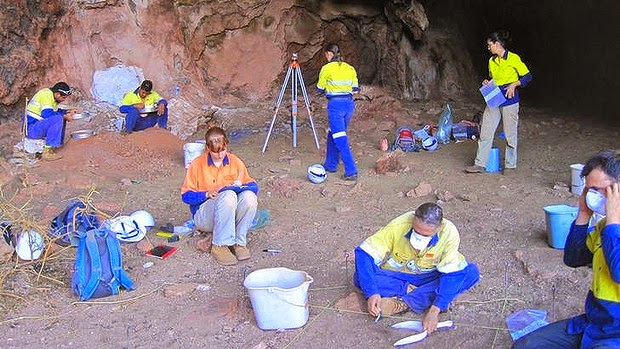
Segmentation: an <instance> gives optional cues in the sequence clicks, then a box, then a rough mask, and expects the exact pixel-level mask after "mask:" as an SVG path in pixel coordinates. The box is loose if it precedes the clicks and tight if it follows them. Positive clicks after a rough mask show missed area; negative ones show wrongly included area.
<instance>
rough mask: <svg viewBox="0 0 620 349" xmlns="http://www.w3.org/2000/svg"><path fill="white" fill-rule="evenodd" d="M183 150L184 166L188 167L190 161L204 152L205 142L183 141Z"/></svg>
mask: <svg viewBox="0 0 620 349" xmlns="http://www.w3.org/2000/svg"><path fill="white" fill-rule="evenodd" d="M183 152H184V154H185V168H188V167H189V164H191V163H192V160H194V159H195V158H197V157H199V156H200V155H201V154H202V153H204V152H205V143H204V142H202V143H201V142H194V143H185V145H184V146H183Z"/></svg>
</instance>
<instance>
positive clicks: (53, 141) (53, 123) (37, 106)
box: [25, 81, 76, 161]
mask: <svg viewBox="0 0 620 349" xmlns="http://www.w3.org/2000/svg"><path fill="white" fill-rule="evenodd" d="M72 93H73V89H72V88H71V87H69V85H67V83H66V82H62V81H60V82H57V83H56V84H55V85H54V86H53V87H50V88H44V89H42V90H40V91H38V92H37V93H36V94H35V95H34V96H33V97H32V99H31V100H30V101H28V105H27V106H26V125H25V128H26V134H25V136H26V138H30V139H45V146H44V147H43V154H42V155H41V158H42V159H43V160H47V161H53V160H58V159H61V158H62V155H60V154H58V153H56V150H55V149H58V148H60V147H61V146H62V145H63V143H64V138H65V127H66V125H67V121H73V115H74V113H75V112H76V110H75V109H63V108H60V107H59V103H62V102H64V101H65V100H66V99H67V98H69V96H70V95H71V94H72Z"/></svg>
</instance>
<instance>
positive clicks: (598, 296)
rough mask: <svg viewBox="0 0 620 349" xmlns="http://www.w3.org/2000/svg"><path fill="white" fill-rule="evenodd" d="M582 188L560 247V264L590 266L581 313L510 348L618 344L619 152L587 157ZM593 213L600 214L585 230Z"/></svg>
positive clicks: (619, 283) (604, 152) (538, 330)
mask: <svg viewBox="0 0 620 349" xmlns="http://www.w3.org/2000/svg"><path fill="white" fill-rule="evenodd" d="M581 175H582V176H583V177H585V184H586V185H585V188H584V189H583V192H582V193H581V196H580V197H579V213H578V214H577V218H576V219H575V221H574V222H573V224H572V225H571V227H570V231H569V233H568V237H567V239H566V246H565V247H564V264H566V265H567V266H569V267H573V268H577V267H583V266H590V267H591V268H592V283H591V285H590V291H589V292H588V295H587V297H586V302H585V314H581V315H577V316H575V317H572V318H569V319H564V320H560V321H556V322H553V323H551V324H548V325H546V326H543V327H541V328H539V329H537V330H535V331H534V332H531V333H529V334H527V335H525V336H523V337H521V338H519V339H518V340H517V341H516V342H515V343H514V344H513V346H512V347H513V348H515V349H527V348H575V349H577V348H601V349H602V348H620V326H619V325H618V324H620V151H618V150H606V151H601V152H598V153H596V154H594V156H592V157H591V158H590V159H589V160H588V161H587V162H586V164H585V165H584V167H583V170H582V171H581ZM594 212H596V213H598V214H599V215H601V216H605V218H604V219H602V220H600V221H599V222H598V223H597V224H596V226H595V227H594V230H592V231H588V230H590V229H588V227H589V224H590V219H591V218H592V215H593V214H594Z"/></svg>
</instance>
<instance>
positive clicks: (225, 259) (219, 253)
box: [211, 245, 237, 265]
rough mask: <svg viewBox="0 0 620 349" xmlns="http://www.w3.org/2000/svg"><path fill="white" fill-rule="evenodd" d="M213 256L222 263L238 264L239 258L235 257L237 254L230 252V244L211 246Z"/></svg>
mask: <svg viewBox="0 0 620 349" xmlns="http://www.w3.org/2000/svg"><path fill="white" fill-rule="evenodd" d="M211 256H212V257H213V259H215V261H216V262H218V263H220V264H221V265H235V264H237V258H235V255H234V254H232V252H230V249H229V248H228V246H217V245H213V246H212V247H211Z"/></svg>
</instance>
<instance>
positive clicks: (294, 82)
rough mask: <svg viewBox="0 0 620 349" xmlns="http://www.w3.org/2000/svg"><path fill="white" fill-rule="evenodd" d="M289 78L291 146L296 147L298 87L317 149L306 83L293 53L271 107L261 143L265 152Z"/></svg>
mask: <svg viewBox="0 0 620 349" xmlns="http://www.w3.org/2000/svg"><path fill="white" fill-rule="evenodd" d="M289 79H290V80H291V129H292V131H293V147H297V109H298V99H297V92H298V88H299V89H301V93H302V96H303V98H304V104H305V105H306V111H307V112H308V118H309V119H310V125H311V126H312V133H313V135H314V142H315V144H316V148H317V149H319V139H318V138H317V136H316V130H315V128H314V121H313V120H312V110H311V109H310V98H308V92H306V85H305V84H304V78H303V76H302V74H301V67H300V66H299V61H298V59H297V53H293V54H292V56H291V63H290V64H289V66H288V70H287V72H286V77H285V78H284V83H283V84H282V88H281V89H280V94H279V95H278V100H277V102H276V105H275V107H274V108H273V118H272V119H271V125H269V131H268V132H267V137H266V138H265V144H263V153H264V152H265V149H267V143H268V142H269V137H271V131H273V125H274V123H275V122H276V117H277V116H278V110H280V104H282V98H283V97H284V91H285V90H286V86H287V84H288V81H289ZM298 84H299V86H298Z"/></svg>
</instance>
